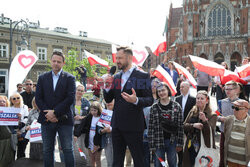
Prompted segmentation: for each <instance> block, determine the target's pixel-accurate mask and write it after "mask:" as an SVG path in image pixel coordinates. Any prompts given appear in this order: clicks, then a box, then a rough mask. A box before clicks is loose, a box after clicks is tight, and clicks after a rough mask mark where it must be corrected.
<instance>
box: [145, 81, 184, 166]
mask: <svg viewBox="0 0 250 167" xmlns="http://www.w3.org/2000/svg"><path fill="white" fill-rule="evenodd" d="M156 96H157V99H159V101H157V102H156V103H154V104H153V105H152V107H151V111H150V116H149V125H148V141H149V147H150V149H151V150H154V151H155V167H160V166H162V165H161V162H160V160H159V159H158V158H162V159H163V160H165V153H167V161H168V165H169V167H176V164H177V157H176V153H177V152H179V151H181V150H182V147H183V124H182V110H181V106H180V105H179V103H177V102H175V101H173V100H171V98H170V97H171V91H170V89H169V87H168V85H167V84H166V83H164V82H161V83H160V84H159V85H158V86H157V87H156Z"/></svg>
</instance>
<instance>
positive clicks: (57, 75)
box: [52, 69, 62, 77]
mask: <svg viewBox="0 0 250 167" xmlns="http://www.w3.org/2000/svg"><path fill="white" fill-rule="evenodd" d="M61 73H62V69H61V70H60V71H59V72H58V73H57V74H55V73H54V71H52V77H59V76H60V75H61Z"/></svg>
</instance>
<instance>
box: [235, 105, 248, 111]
mask: <svg viewBox="0 0 250 167" xmlns="http://www.w3.org/2000/svg"><path fill="white" fill-rule="evenodd" d="M232 109H234V110H235V111H239V110H244V109H246V107H236V106H232Z"/></svg>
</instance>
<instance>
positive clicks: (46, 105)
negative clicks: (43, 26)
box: [35, 52, 76, 167]
mask: <svg viewBox="0 0 250 167" xmlns="http://www.w3.org/2000/svg"><path fill="white" fill-rule="evenodd" d="M64 61H65V57H64V55H63V54H62V53H61V52H53V54H52V57H51V67H52V71H50V72H47V73H45V74H42V75H40V76H39V79H38V82H37V88H36V96H35V97H36V104H37V106H38V108H39V109H40V114H39V117H38V122H39V123H41V124H42V126H41V128H42V139H43V159H44V166H45V167H53V166H54V147H55V137H56V133H57V132H58V135H59V138H60V142H61V146H62V149H63V153H64V159H65V165H66V167H74V166H75V165H74V156H73V116H72V111H71V109H70V106H71V105H72V104H73V102H74V99H75V89H76V88H75V77H74V76H72V75H71V74H69V73H67V72H64V71H63V70H62V67H63V65H64V64H65V62H64Z"/></svg>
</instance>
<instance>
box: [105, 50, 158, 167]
mask: <svg viewBox="0 0 250 167" xmlns="http://www.w3.org/2000/svg"><path fill="white" fill-rule="evenodd" d="M132 59H133V52H132V50H131V49H130V48H128V47H119V48H117V53H116V61H117V66H118V68H119V69H120V70H122V71H121V72H119V73H118V74H116V75H115V76H114V77H111V76H109V77H108V78H107V79H106V84H108V83H109V84H110V83H112V84H111V87H110V88H109V89H105V91H104V98H105V101H106V102H107V103H110V102H111V101H112V100H113V99H115V105H114V112H113V116H112V121H111V125H112V141H113V155H114V157H113V167H121V166H123V165H124V157H125V151H126V147H127V146H128V147H129V150H130V152H131V155H132V158H133V161H134V166H135V167H144V161H143V131H144V128H145V119H144V115H143V108H144V107H147V106H151V105H152V103H153V97H152V91H151V84H150V76H149V74H148V73H145V72H142V71H140V70H138V69H137V67H136V66H133V65H132Z"/></svg>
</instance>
